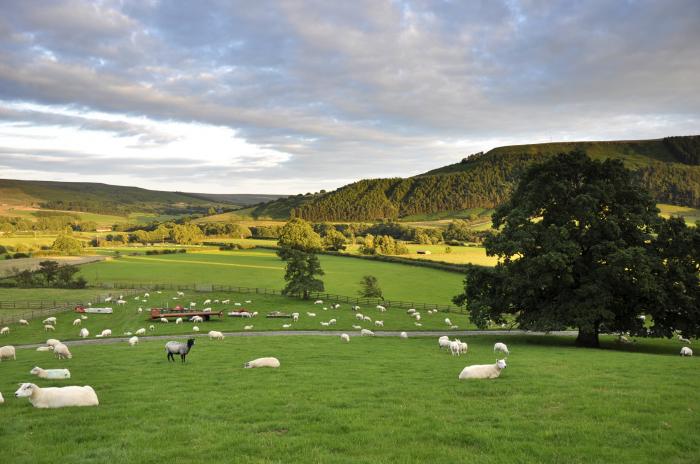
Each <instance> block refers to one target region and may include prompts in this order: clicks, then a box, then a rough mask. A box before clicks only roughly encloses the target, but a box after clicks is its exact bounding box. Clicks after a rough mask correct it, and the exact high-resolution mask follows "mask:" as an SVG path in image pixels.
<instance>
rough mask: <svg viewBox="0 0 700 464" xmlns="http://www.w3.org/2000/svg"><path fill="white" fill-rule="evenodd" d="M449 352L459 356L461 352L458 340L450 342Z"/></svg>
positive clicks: (460, 344)
mask: <svg viewBox="0 0 700 464" xmlns="http://www.w3.org/2000/svg"><path fill="white" fill-rule="evenodd" d="M450 354H452V356H459V355H460V354H462V343H461V342H460V341H459V340H454V341H452V342H450Z"/></svg>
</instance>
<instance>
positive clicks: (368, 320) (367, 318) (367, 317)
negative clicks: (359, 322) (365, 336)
mask: <svg viewBox="0 0 700 464" xmlns="http://www.w3.org/2000/svg"><path fill="white" fill-rule="evenodd" d="M363 319H364V320H365V321H367V322H372V318H371V317H369V316H365V317H364V318H363Z"/></svg>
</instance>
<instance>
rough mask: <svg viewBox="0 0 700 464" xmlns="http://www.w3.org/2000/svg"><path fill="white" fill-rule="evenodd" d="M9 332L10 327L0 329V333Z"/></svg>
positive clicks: (5, 333)
mask: <svg viewBox="0 0 700 464" xmlns="http://www.w3.org/2000/svg"><path fill="white" fill-rule="evenodd" d="M9 333H10V328H9V327H3V328H2V329H0V335H7V334H9Z"/></svg>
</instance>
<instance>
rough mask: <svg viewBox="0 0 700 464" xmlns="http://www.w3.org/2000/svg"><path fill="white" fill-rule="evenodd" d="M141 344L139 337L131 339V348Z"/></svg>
mask: <svg viewBox="0 0 700 464" xmlns="http://www.w3.org/2000/svg"><path fill="white" fill-rule="evenodd" d="M138 342H139V337H137V336H135V335H134V336H133V337H131V338H130V339H129V346H134V345H136V344H137V343H138Z"/></svg>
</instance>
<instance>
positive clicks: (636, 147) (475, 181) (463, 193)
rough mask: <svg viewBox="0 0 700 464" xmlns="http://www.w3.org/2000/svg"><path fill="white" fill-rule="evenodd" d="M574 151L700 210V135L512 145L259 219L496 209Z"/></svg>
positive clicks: (266, 209)
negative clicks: (616, 162)
mask: <svg viewBox="0 0 700 464" xmlns="http://www.w3.org/2000/svg"><path fill="white" fill-rule="evenodd" d="M574 149H580V150H583V151H585V152H586V153H587V154H588V156H590V157H591V158H593V159H598V160H603V159H607V158H612V159H620V160H622V161H623V162H624V163H625V165H626V166H627V167H628V168H629V169H632V170H634V171H635V172H636V173H637V174H638V176H639V178H640V180H641V182H642V184H643V185H644V186H645V187H646V188H647V189H648V190H649V191H650V192H651V193H652V195H653V196H654V197H655V199H656V200H657V201H658V202H660V203H668V204H673V205H680V206H688V207H699V206H700V136H686V137H668V138H665V139H658V140H631V141H609V142H561V143H545V144H533V145H513V146H506V147H499V148H495V149H493V150H491V151H489V152H487V153H478V154H475V155H472V156H469V157H467V158H465V159H463V160H462V161H461V162H459V163H455V164H451V165H449V166H444V167H441V168H438V169H434V170H432V171H428V172H426V173H424V174H421V175H418V176H415V177H409V178H392V179H367V180H361V181H358V182H355V183H352V184H349V185H346V186H344V187H341V188H339V189H337V190H335V191H332V192H329V193H326V194H319V195H315V196H306V197H290V198H296V200H295V202H296V203H297V204H296V205H294V204H292V203H291V202H290V201H288V200H287V199H285V200H284V201H273V202H268V203H267V204H264V205H259V206H258V207H256V208H254V209H251V210H250V213H251V215H253V216H254V217H257V216H265V215H267V216H269V217H273V214H274V215H275V217H276V218H282V217H283V216H284V217H289V216H298V217H303V218H305V219H309V220H312V221H368V220H369V221H371V220H379V219H385V218H392V219H396V218H403V217H407V216H415V215H426V214H427V215H430V214H436V213H440V212H445V211H462V210H466V209H470V208H493V207H496V206H498V205H499V204H501V203H503V202H504V201H505V200H506V199H507V198H508V197H509V196H510V194H511V192H512V191H513V188H514V187H515V185H516V183H517V180H518V178H519V176H520V175H521V173H522V172H523V170H524V169H526V168H527V166H529V165H530V164H532V163H534V162H540V161H543V160H545V159H547V158H548V157H551V156H554V155H556V154H557V153H561V152H568V151H571V150H574Z"/></svg>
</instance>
